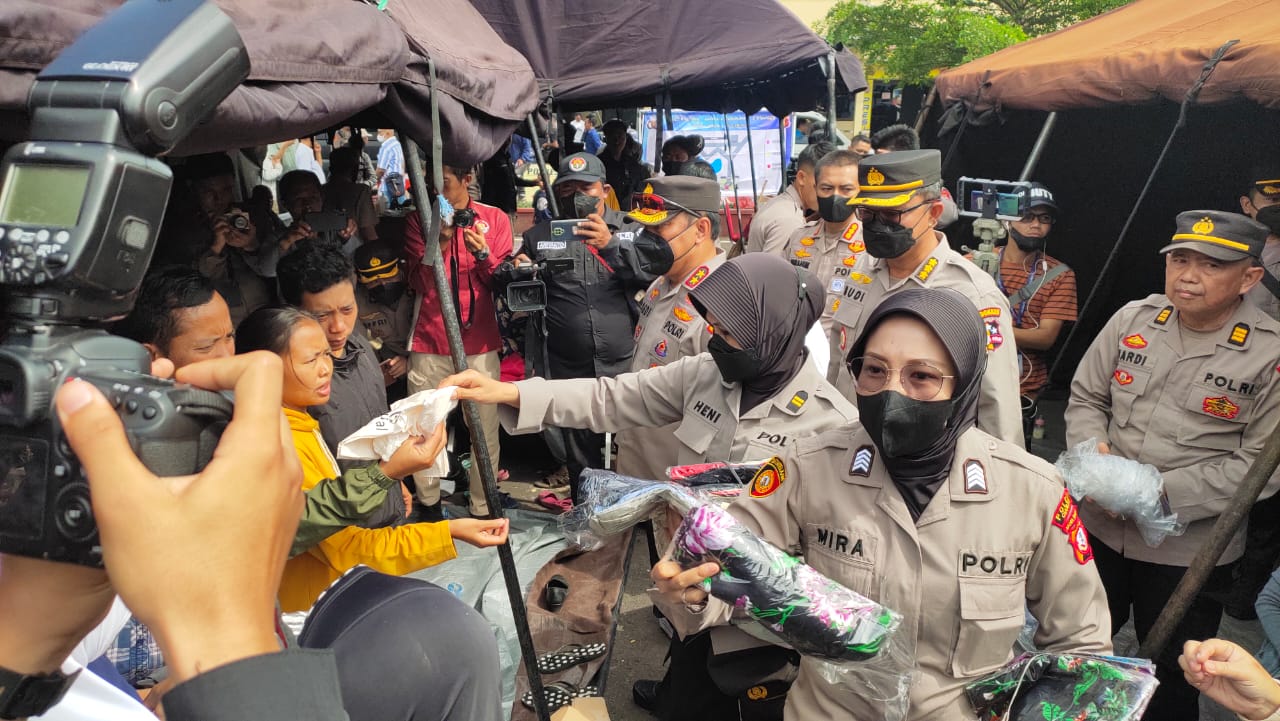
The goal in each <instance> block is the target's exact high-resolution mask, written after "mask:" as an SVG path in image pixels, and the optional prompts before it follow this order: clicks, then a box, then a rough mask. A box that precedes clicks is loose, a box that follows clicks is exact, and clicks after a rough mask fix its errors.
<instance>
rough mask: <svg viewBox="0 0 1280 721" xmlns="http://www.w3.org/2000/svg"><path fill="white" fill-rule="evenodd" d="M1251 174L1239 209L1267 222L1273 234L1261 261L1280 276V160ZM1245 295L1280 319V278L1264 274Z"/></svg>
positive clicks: (1255, 218)
mask: <svg viewBox="0 0 1280 721" xmlns="http://www.w3.org/2000/svg"><path fill="white" fill-rule="evenodd" d="M1252 176H1253V179H1252V180H1250V181H1249V189H1248V190H1247V191H1245V193H1244V195H1241V196H1240V210H1241V212H1243V213H1244V214H1245V215H1247V216H1249V217H1250V218H1253V219H1254V220H1256V221H1258V222H1259V223H1262V224H1263V225H1265V226H1267V230H1268V231H1269V233H1270V234H1269V235H1268V236H1267V244H1266V245H1265V246H1264V247H1263V249H1262V255H1260V256H1259V257H1258V261H1259V263H1260V264H1261V265H1262V267H1263V269H1265V270H1266V272H1267V273H1269V274H1270V275H1271V277H1272V278H1280V163H1277V164H1275V166H1270V167H1263V168H1258V169H1256V170H1254V171H1253V173H1252ZM1245 297H1247V298H1248V299H1249V300H1251V301H1253V302H1254V303H1255V304H1257V306H1258V307H1259V308H1261V309H1262V310H1264V311H1266V313H1267V315H1269V316H1271V317H1272V318H1275V319H1276V320H1280V281H1276V282H1274V283H1273V282H1272V281H1270V280H1268V279H1267V277H1266V275H1265V274H1264V275H1263V280H1262V282H1261V283H1259V284H1258V285H1256V286H1254V287H1253V290H1251V291H1249V293H1248V294H1247V295H1246V296H1245Z"/></svg>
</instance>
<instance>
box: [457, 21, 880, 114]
mask: <svg viewBox="0 0 1280 721" xmlns="http://www.w3.org/2000/svg"><path fill="white" fill-rule="evenodd" d="M471 2H472V4H474V5H475V6H476V8H477V9H479V10H480V12H481V13H482V14H483V15H484V17H485V19H487V20H488V21H489V24H490V25H492V26H493V28H494V29H495V30H497V31H498V34H499V35H501V36H502V38H503V40H505V41H506V42H508V43H510V44H511V45H512V46H514V47H515V48H517V49H519V50H520V52H522V53H523V54H524V55H525V57H527V58H528V59H529V62H530V64H532V65H533V70H534V72H535V73H536V74H537V76H538V80H539V83H540V84H541V85H542V88H543V92H544V93H549V94H550V95H551V96H552V97H554V99H555V100H556V102H557V103H559V104H560V105H561V106H562V107H564V108H568V109H573V108H594V107H602V106H611V107H614V106H617V107H624V106H635V105H653V104H654V103H655V96H656V94H657V93H658V92H660V91H661V90H662V89H663V81H664V76H665V79H666V82H667V83H668V84H669V87H670V89H671V95H672V105H673V106H674V107H679V108H684V109H686V110H714V111H720V112H727V111H732V110H746V111H749V112H755V111H756V110H758V109H760V108H761V107H765V108H768V109H769V110H770V111H772V112H773V113H775V114H778V115H783V114H786V113H788V112H791V111H793V110H808V109H810V108H812V107H813V106H814V104H815V102H816V101H817V100H820V99H822V98H825V97H826V93H827V86H826V75H825V73H824V72H823V70H822V66H821V65H820V62H823V63H825V58H826V56H827V53H828V52H829V51H830V50H831V48H830V46H829V45H827V43H826V42H825V41H824V40H823V39H822V38H820V37H818V36H817V35H815V34H814V33H813V31H812V30H810V29H809V28H807V27H805V25H804V23H803V22H801V21H800V19H799V18H797V17H796V16H795V15H793V14H792V13H791V11H789V10H787V9H786V8H784V7H783V6H782V5H781V4H779V3H778V2H776V0H715V1H714V2H710V1H707V0H703V1H701V2H683V3H674V2H670V0H592V1H591V2H548V1H547V0H471ZM820 59H823V60H821V61H820ZM836 65H837V69H838V73H839V75H838V77H839V78H840V82H841V83H842V84H843V85H844V87H845V88H846V89H847V90H849V91H851V92H856V91H859V90H862V89H863V88H865V87H866V78H865V74H864V73H863V71H862V64H861V63H860V62H859V61H858V59H857V58H856V57H854V56H853V55H851V54H850V53H847V52H840V53H837V61H836Z"/></svg>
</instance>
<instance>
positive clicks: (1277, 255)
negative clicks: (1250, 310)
mask: <svg viewBox="0 0 1280 721" xmlns="http://www.w3.org/2000/svg"><path fill="white" fill-rule="evenodd" d="M1259 260H1260V262H1261V264H1262V267H1263V268H1266V269H1267V272H1269V273H1271V275H1273V276H1275V277H1277V278H1280V240H1268V241H1267V244H1266V245H1264V246H1263V247H1262V257H1261V258H1260V259H1259ZM1245 298H1246V299H1248V300H1249V301H1251V302H1252V303H1253V304H1254V305H1256V306H1258V307H1259V308H1261V309H1262V312H1263V313H1266V314H1267V315H1269V316H1271V318H1272V319H1273V320H1277V321H1280V298H1277V297H1276V294H1275V293H1272V292H1271V291H1270V290H1269V289H1268V288H1267V286H1266V285H1264V284H1262V283H1259V284H1257V285H1255V286H1253V287H1252V288H1250V289H1249V292H1248V293H1246V294H1245Z"/></svg>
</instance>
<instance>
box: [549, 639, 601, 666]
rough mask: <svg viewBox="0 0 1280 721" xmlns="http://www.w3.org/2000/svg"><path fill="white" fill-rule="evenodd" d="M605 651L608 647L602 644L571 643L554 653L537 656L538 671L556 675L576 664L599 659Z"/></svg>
mask: <svg viewBox="0 0 1280 721" xmlns="http://www.w3.org/2000/svg"><path fill="white" fill-rule="evenodd" d="M607 649H608V647H607V646H605V645H604V644H603V643H588V644H577V643H572V644H569V645H568V646H562V647H560V649H558V650H556V651H552V652H551V653H544V654H542V655H541V656H539V657H538V670H539V671H541V672H542V673H556V672H557V671H563V670H565V669H566V668H573V667H574V666H577V665H578V664H582V663H586V662H587V661H593V660H595V659H597V658H600V657H601V656H603V655H604V652H605V650H607Z"/></svg>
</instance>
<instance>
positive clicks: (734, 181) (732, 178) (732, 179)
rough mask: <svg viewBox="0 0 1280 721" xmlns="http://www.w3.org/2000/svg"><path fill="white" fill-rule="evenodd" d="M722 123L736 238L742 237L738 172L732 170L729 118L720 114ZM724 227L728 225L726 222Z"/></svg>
mask: <svg viewBox="0 0 1280 721" xmlns="http://www.w3.org/2000/svg"><path fill="white" fill-rule="evenodd" d="M720 119H721V120H723V121H724V152H725V155H728V156H729V184H730V186H731V187H732V188H733V214H734V216H735V217H737V219H738V237H742V203H741V202H739V197H738V172H737V171H736V170H734V169H733V139H732V138H731V137H730V136H729V116H728V115H726V114H725V113H720ZM724 219H725V220H726V221H727V220H729V211H728V210H726V211H725V217H724ZM725 225H728V223H727V222H726V223H725Z"/></svg>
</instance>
